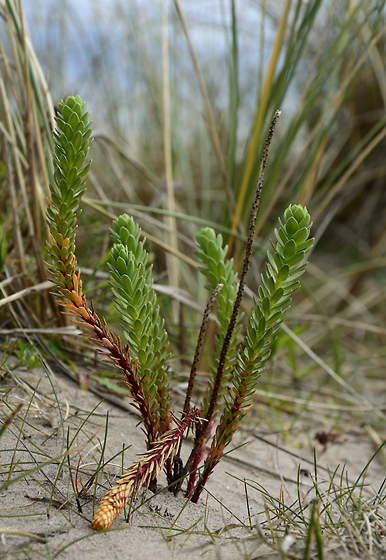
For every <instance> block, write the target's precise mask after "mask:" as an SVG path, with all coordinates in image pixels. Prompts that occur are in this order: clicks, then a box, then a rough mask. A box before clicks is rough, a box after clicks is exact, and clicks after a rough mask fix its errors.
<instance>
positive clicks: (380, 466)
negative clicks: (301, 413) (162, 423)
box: [0, 368, 386, 560]
mask: <svg viewBox="0 0 386 560" xmlns="http://www.w3.org/2000/svg"><path fill="white" fill-rule="evenodd" d="M51 379H52V386H51V385H50V383H49V380H48V377H47V375H46V373H45V371H44V370H43V368H37V369H34V370H32V371H28V370H16V371H13V379H10V378H5V379H3V381H2V384H1V385H0V390H1V394H2V396H3V401H2V404H3V406H2V407H1V409H0V414H1V420H4V418H5V417H6V416H7V415H8V414H9V413H10V409H9V408H7V406H6V405H5V403H8V404H9V405H10V406H11V407H12V408H14V407H15V406H16V405H17V404H18V403H19V402H20V403H22V404H23V408H22V410H21V411H20V413H19V419H18V420H17V421H16V425H11V426H10V428H9V429H7V431H6V432H5V434H4V435H3V437H2V438H1V439H0V484H1V485H3V484H4V483H5V482H7V481H8V480H14V479H17V477H18V476H19V475H20V474H21V473H22V472H23V471H24V472H25V471H27V470H29V469H33V468H34V467H36V466H37V465H38V464H39V463H42V462H44V461H46V460H47V459H49V458H50V457H58V456H60V455H61V453H62V452H63V450H65V449H66V447H67V441H69V443H70V449H71V453H70V455H69V457H68V458H67V457H66V458H65V459H64V460H63V459H59V460H57V461H54V462H53V463H52V464H50V465H47V466H45V467H44V468H42V469H39V470H37V471H36V472H34V473H32V474H30V475H29V476H27V477H25V476H23V477H22V478H21V479H20V480H16V482H14V483H12V484H11V485H10V486H9V487H8V488H7V489H5V490H4V491H3V492H1V503H0V517H1V519H0V533H1V534H2V536H1V541H0V558H1V559H7V560H11V559H19V558H20V559H21V558H23V559H25V558H31V559H34V558H42V557H43V558H61V559H68V560H75V559H79V558H82V559H83V558H84V559H88V558H90V559H91V558H92V559H93V560H97V559H102V558H107V559H108V560H114V559H116V558H117V559H118V558H119V559H120V560H122V559H131V558H133V559H143V560H153V559H154V558H155V557H156V558H157V560H164V559H168V560H169V559H171V558H182V559H183V560H193V559H196V558H198V557H201V556H202V557H203V558H207V559H208V560H212V559H224V560H226V559H231V558H232V559H233V558H249V559H252V558H267V559H268V558H279V555H278V552H277V550H276V552H275V551H274V550H272V549H271V548H270V547H269V545H268V544H261V538H260V537H261V535H263V536H265V537H267V538H268V540H269V538H270V535H271V533H270V530H269V525H268V522H267V515H266V509H267V508H268V509H270V510H271V518H272V519H271V521H272V524H273V527H274V528H276V529H277V528H284V525H285V523H283V522H281V523H278V521H277V519H275V517H274V516H273V515H272V504H270V502H269V499H265V498H264V492H267V494H269V495H270V496H272V497H273V498H274V499H277V500H279V499H280V500H281V501H283V502H284V503H285V504H286V505H287V506H291V504H293V503H294V502H296V500H298V498H299V496H300V499H301V502H302V505H303V508H305V509H304V515H305V516H306V517H307V516H308V515H309V508H308V507H307V504H309V503H310V502H311V500H312V499H313V498H314V497H315V490H314V489H313V485H312V481H311V478H310V476H309V474H308V473H309V472H311V473H312V472H314V467H313V466H312V465H311V464H310V463H308V462H307V461H306V460H309V461H312V460H313V447H314V445H315V441H313V440H312V435H313V433H311V432H315V430H316V429H317V423H316V425H315V426H312V427H310V431H309V433H308V434H307V430H304V429H303V430H301V431H300V432H299V435H298V437H297V438H296V437H295V438H291V441H290V442H288V441H287V442H283V441H282V440H281V439H280V438H279V437H272V436H271V437H268V438H267V439H268V440H269V441H270V442H271V443H272V445H269V444H267V443H266V442H264V441H261V440H259V439H256V438H255V437H254V435H259V426H257V427H255V428H254V431H252V430H250V428H251V424H249V425H248V426H249V431H248V432H242V431H240V433H239V434H238V437H237V438H236V440H235V442H234V443H235V446H236V445H241V444H245V445H243V446H242V447H241V448H238V449H236V450H235V451H233V452H232V453H231V454H230V455H228V456H227V457H226V458H224V459H223V460H222V462H221V463H220V464H219V465H218V466H217V467H216V469H215V471H214V474H213V475H212V478H211V479H210V481H209V483H208V484H207V490H208V492H204V493H203V494H202V497H201V499H200V501H199V503H197V504H192V503H190V502H187V501H186V500H185V498H184V497H183V494H182V493H180V494H179V495H178V496H177V497H175V496H174V495H173V494H171V493H170V492H168V491H164V492H162V488H163V487H164V486H165V485H166V481H165V478H164V475H163V474H162V475H161V476H160V477H159V490H160V491H161V492H160V493H159V494H157V495H153V494H152V493H151V492H150V491H149V490H144V491H141V493H140V495H139V498H138V500H137V502H136V503H135V508H136V510H135V512H134V513H133V514H132V515H131V517H130V520H129V522H126V521H125V517H124V514H123V513H121V514H120V516H119V518H118V519H117V520H116V521H115V522H114V524H113V526H112V528H111V529H110V530H109V531H108V532H107V533H95V532H93V530H92V528H91V525H90V523H91V519H92V516H93V508H94V507H95V503H94V500H93V496H94V493H95V497H96V503H99V501H100V499H101V498H102V496H103V493H104V490H105V489H107V488H108V487H109V485H110V484H112V483H113V482H114V480H115V479H116V477H117V476H118V475H119V474H120V473H121V472H122V468H123V466H122V463H124V466H125V468H128V467H129V466H130V465H131V463H132V461H134V460H135V459H136V458H137V457H138V454H139V453H141V452H143V451H144V439H143V437H142V433H141V430H140V428H139V427H138V426H137V419H136V418H135V416H134V415H129V414H127V412H125V411H122V410H120V409H119V408H117V407H115V406H113V405H112V404H110V403H106V402H103V403H100V398H98V397H96V396H95V395H93V394H92V393H91V392H89V391H88V392H87V391H84V390H81V389H79V387H78V386H77V385H76V384H75V383H74V382H73V381H71V380H69V379H67V378H66V377H64V376H62V375H58V374H56V375H53V376H52V378H51ZM15 380H16V382H17V385H15ZM53 388H55V393H54V391H53ZM55 394H56V396H55ZM56 399H57V400H58V401H59V402H60V412H59V407H58V405H57V402H56ZM107 412H109V420H108V435H107V439H106V446H105V449H104V461H105V462H107V461H110V462H109V463H108V464H107V465H106V466H105V467H104V468H103V473H100V476H99V479H98V481H97V485H95V481H93V480H91V482H92V483H91V485H90V487H89V488H88V489H87V492H88V493H89V494H90V496H87V494H85V493H84V492H83V493H81V490H82V487H83V488H84V487H86V485H87V482H88V481H90V479H91V476H92V474H93V473H94V472H95V469H96V464H97V463H98V462H99V461H100V459H101V451H102V449H103V445H104V444H103V442H104V439H105V427H106V414H107ZM20 418H21V419H20ZM321 429H323V426H321ZM276 444H277V445H280V446H282V447H283V449H284V450H281V449H279V448H278V446H277V445H276ZM123 445H124V446H125V447H126V449H125V451H124V457H123V458H122V446H123ZM189 445H190V444H189V443H185V444H184V448H183V456H185V457H186V456H187V453H188V451H189ZM375 449H376V447H375V445H374V443H373V442H372V441H371V438H370V437H369V435H368V432H367V431H366V430H364V429H362V428H360V427H358V425H356V424H355V423H354V422H353V424H352V425H351V426H350V425H347V426H346V430H345V433H344V434H343V435H341V436H340V437H339V438H337V439H336V440H334V441H333V442H331V444H330V445H329V446H328V447H327V449H326V450H324V449H323V447H322V446H321V445H318V447H317V461H318V476H319V489H320V490H321V491H323V490H326V489H327V488H328V483H327V482H324V480H328V479H329V475H328V472H327V471H326V470H323V468H326V469H327V468H329V469H330V471H331V472H333V471H334V470H335V469H336V468H337V466H338V465H345V469H346V470H345V472H347V473H348V479H349V482H351V483H353V482H354V481H355V480H356V477H357V476H358V475H359V473H360V472H361V470H362V468H363V467H364V465H365V464H366V462H367V460H368V459H369V458H370V457H371V455H372V454H373V453H374V451H375ZM295 455H299V456H300V457H302V459H300V458H299V457H297V456H295ZM114 456H115V457H114ZM111 458H113V459H112V460H111ZM299 469H301V470H300V471H299ZM299 473H300V474H299ZM384 476H385V469H384V463H383V462H382V457H379V458H377V459H375V460H374V461H373V462H372V464H371V466H370V468H369V469H368V472H367V478H366V483H367V484H368V485H369V486H368V487H366V489H365V492H367V493H368V495H373V496H374V495H375V492H376V489H378V488H379V487H380V485H381V483H382V480H383V478H384ZM244 479H246V480H247V483H248V484H251V485H252V486H246V485H245V484H244V482H243V480H244ZM298 479H299V480H300V484H298V483H297V482H298ZM337 482H339V479H337ZM259 489H260V490H259ZM74 491H78V493H80V496H79V500H78V503H77V501H76V499H75V497H74ZM246 494H247V497H246ZM295 509H296V504H295V505H294V506H293V511H294V512H295ZM293 517H294V519H293V521H294V522H295V523H296V514H295V513H294V514H293ZM10 530H15V531H16V534H10V532H9V531H10ZM22 531H28V532H29V533H32V534H33V535H23V534H22V533H21V532H22ZM290 532H291V528H290ZM281 534H282V533H281ZM280 539H282V537H280ZM280 539H279V540H280ZM298 540H299V539H298ZM269 542H271V541H269ZM286 542H288V539H287V541H286ZM298 545H299V547H300V548H298V549H297V546H298ZM301 546H303V547H304V541H302V544H301ZM301 546H300V543H295V544H294V546H293V547H292V548H291V551H292V550H293V551H294V552H295V551H296V550H298V552H299V550H301ZM333 548H334V547H333V545H332V549H333ZM326 552H327V551H326ZM296 557H297V556H296ZM301 557H302V556H301ZM335 557H336V558H345V557H347V558H350V557H352V556H350V555H346V554H344V550H343V551H342V549H339V553H337V554H336V555H335V554H334V552H333V550H332V551H331V552H330V553H327V554H326V558H335ZM377 557H378V558H380V557H381V556H377ZM385 557H386V556H385Z"/></svg>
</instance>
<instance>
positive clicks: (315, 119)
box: [0, 0, 386, 426]
mask: <svg viewBox="0 0 386 560" xmlns="http://www.w3.org/2000/svg"><path fill="white" fill-rule="evenodd" d="M0 16H1V18H0V38H1V40H0V70H1V74H0V121H1V122H0V127H1V128H0V220H1V243H0V258H1V263H0V264H1V267H2V282H1V287H2V295H3V305H2V309H1V310H0V311H1V315H0V317H1V326H0V327H1V329H2V330H1V332H2V333H3V334H7V333H8V334H9V333H12V332H16V331H12V329H14V328H15V326H16V325H17V326H18V327H19V328H22V329H24V330H25V329H30V331H29V332H35V333H37V334H44V333H45V336H46V334H47V333H48V332H50V331H49V329H52V332H53V333H55V332H56V333H61V334H63V332H65V331H63V330H62V331H60V330H59V327H60V326H64V320H63V317H61V316H60V314H59V312H58V310H57V308H56V306H55V303H54V301H53V299H52V297H51V296H50V295H49V290H48V287H47V285H46V277H47V274H46V270H45V267H44V258H45V256H44V246H45V239H46V235H47V233H46V225H45V217H44V213H45V204H46V201H45V198H46V196H47V195H48V184H49V182H50V177H51V173H52V163H51V149H52V138H51V131H52V126H53V117H54V113H55V105H56V104H57V103H58V101H59V100H60V99H64V98H65V97H66V96H67V95H77V94H80V95H81V96H82V98H83V100H85V101H87V104H88V109H89V110H90V111H91V114H92V119H93V121H94V125H93V128H94V142H93V145H92V149H91V157H92V159H93V167H92V176H91V179H90V181H89V183H88V191H87V196H86V200H85V201H84V204H83V213H82V215H81V218H80V222H79V229H78V237H77V249H78V264H79V266H80V268H81V270H82V274H83V280H84V286H85V288H86V290H87V291H88V297H89V298H92V299H93V300H94V304H95V307H96V308H97V309H98V311H99V312H100V315H105V316H106V318H107V319H109V320H111V321H113V322H114V314H113V313H114V312H113V307H112V305H111V303H112V302H111V295H110V292H109V288H108V284H107V280H108V275H107V268H106V266H105V262H106V254H107V252H108V250H109V247H110V233H109V228H110V224H111V219H112V217H113V216H115V215H117V214H119V213H122V212H124V211H125V212H128V213H130V214H132V215H133V216H134V217H135V219H136V220H137V221H138V222H139V223H140V225H141V227H142V228H143V230H144V232H145V235H146V237H147V238H148V240H149V248H150V250H151V253H152V260H153V263H154V273H155V281H156V286H157V289H158V291H159V296H160V303H161V306H162V309H163V311H164V315H165V318H166V321H167V326H168V329H169V331H170V333H171V338H172V341H173V344H174V350H175V352H176V354H177V355H178V360H176V363H175V369H176V375H177V374H178V376H176V380H178V379H180V380H181V381H182V382H183V383H185V380H186V374H185V369H187V364H188V363H189V359H190V358H191V356H192V354H193V351H194V346H195V342H196V336H197V332H198V329H199V324H200V318H201V316H200V310H201V309H202V306H203V305H205V302H206V298H207V294H206V293H205V289H204V282H203V280H202V279H201V278H200V277H199V276H198V273H197V268H196V265H195V262H196V261H195V256H194V250H195V246H194V236H195V234H196V233H197V231H198V230H199V228H200V227H203V226H207V225H208V226H212V227H214V228H215V229H216V231H217V232H218V233H222V234H223V236H224V237H225V239H226V241H227V243H228V244H229V256H230V257H233V258H234V268H235V270H236V271H240V268H241V266H242V259H243V250H242V249H243V240H244V239H245V231H246V229H247V228H248V219H249V213H250V205H251V201H252V197H253V194H254V190H255V184H256V178H257V174H258V168H259V165H260V156H261V151H262V146H263V143H264V141H265V138H266V135H267V131H268V128H269V123H270V121H271V118H272V116H273V114H274V112H275V110H276V109H280V110H281V111H282V116H281V118H280V120H279V122H278V125H277V128H276V133H275V137H274V141H273V144H272V147H271V152H270V155H269V159H268V166H267V170H266V176H265V184H264V192H263V196H262V202H261V208H260V213H259V218H258V226H257V239H256V254H255V257H254V260H253V266H252V270H251V272H250V276H249V281H248V284H249V288H250V293H249V297H252V295H253V292H255V291H256V290H257V287H258V285H259V274H260V271H261V270H262V269H263V267H264V259H265V253H266V249H267V248H269V246H270V243H269V239H270V238H272V237H273V230H274V228H275V226H276V224H277V217H278V216H280V215H281V214H282V213H283V211H284V209H285V208H286V207H287V205H288V204H289V203H301V204H304V205H306V206H307V207H308V209H309V211H310V214H311V216H312V219H313V222H314V226H313V236H314V237H315V239H316V241H315V245H314V249H313V252H312V254H311V255H310V256H309V258H308V260H309V262H310V264H309V267H308V268H307V273H306V275H305V276H304V278H303V290H302V294H300V295H299V296H298V298H297V301H296V305H293V308H292V310H291V313H290V317H289V318H288V326H289V329H286V330H285V331H283V332H282V335H281V337H280V339H279V341H278V343H277V345H276V350H275V360H274V362H273V365H272V366H271V370H270V371H268V372H267V375H266V376H263V377H262V387H263V388H264V391H265V392H261V394H260V395H259V398H260V401H261V403H266V402H268V403H271V402H273V400H272V399H279V401H280V402H283V400H284V401H286V400H289V404H288V403H287V405H286V406H287V407H288V406H289V407H291V406H292V404H293V399H292V400H291V396H290V395H289V391H290V386H292V387H294V389H296V391H297V394H298V395H299V394H304V396H305V399H306V400H308V399H311V398H314V397H315V398H318V397H320V398H321V399H322V400H326V399H330V398H331V399H332V398H334V399H335V398H338V399H343V400H345V402H347V403H349V404H350V403H351V404H352V403H358V402H359V401H360V400H361V399H360V396H359V395H358V393H357V392H360V393H362V394H365V392H366V390H367V389H369V388H370V385H371V387H372V388H373V389H375V392H376V393H377V394H378V396H379V398H382V397H383V399H384V392H385V389H384V383H383V384H382V381H383V378H384V367H385V359H386V352H385V348H386V346H385V339H386V327H385V315H386V307H385V299H386V298H385V280H386V273H385V265H386V256H385V248H386V212H385V209H386V189H385V180H386V159H385V153H386V138H385V137H386V112H385V105H386V66H385V62H386V52H385V46H386V45H385V43H386V41H385V37H386V17H385V16H386V13H385V1H384V0H350V1H345V0H336V1H333V0H308V1H306V0H297V1H291V0H286V1H285V0H280V1H279V0H274V1H272V2H265V1H264V0H262V1H260V2H258V1H252V0H249V1H248V0H233V1H232V0H206V1H203V0H201V1H197V2H189V1H188V0H175V1H171V0H170V1H166V0H164V1H163V2H162V1H158V0H153V1H151V2H146V1H143V0H142V1H141V0H137V1H134V0H130V1H129V0H125V1H123V0H108V1H107V0H88V1H86V0H78V2H74V1H70V0H63V1H62V2H60V7H58V3H57V2H52V1H49V0H44V1H43V0H24V1H23V2H18V1H16V0H1V2H0ZM31 288H33V289H34V291H31V292H30V289H31ZM21 290H27V293H26V294H25V292H23V297H21V294H20V293H19V292H20V291H21ZM13 294H16V295H15V296H14V301H13V302H10V301H9V299H8V298H10V296H12V295H13ZM248 301H250V300H248V297H247V298H246V300H245V308H246V309H247V308H248ZM42 329H43V330H42ZM298 336H300V338H301V343H302V346H300V341H299V338H298ZM212 338H213V336H212ZM34 340H36V339H34ZM68 340H69V339H68V338H66V337H65V338H64V339H63V344H64V345H65V346H66V344H67V345H68ZM71 341H72V344H73V341H74V338H73V337H72V338H71ZM210 351H211V342H210V337H209V341H208V342H207V352H210ZM83 352H85V350H84V349H83ZM314 353H316V354H317V355H318V356H319V357H320V358H322V361H321V360H320V358H319V360H317V359H316V356H315V354H314ZM202 368H203V369H205V367H204V365H202ZM332 377H333V378H334V380H333V381H332V380H331V379H332ZM263 378H264V379H263ZM204 379H205V375H204V374H203V375H202V380H203V382H204ZM303 380H305V383H303ZM176 387H178V384H177V383H176ZM342 387H343V391H342ZM315 395H316V396H315ZM279 401H277V400H275V402H279ZM291 403H292V404H291ZM287 410H288V408H287ZM260 412H261V413H263V414H266V413H264V411H263V412H262V411H261V410H260ZM270 414H274V412H272V411H271V412H270V413H269V414H268V416H269V415H270ZM291 422H292V420H291ZM331 422H332V424H331V423H330V426H332V425H334V422H339V420H338V417H336V418H335V419H334V420H332V421H331Z"/></svg>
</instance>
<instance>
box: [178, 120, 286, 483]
mask: <svg viewBox="0 0 386 560" xmlns="http://www.w3.org/2000/svg"><path fill="white" fill-rule="evenodd" d="M279 117H280V111H276V113H275V115H274V117H273V119H272V122H271V126H270V129H269V132H268V137H267V140H266V142H265V147H264V151H263V155H262V159H261V165H260V172H259V177H258V180H257V186H256V192H255V198H254V201H253V204H252V210H251V217H250V221H249V234H248V241H247V245H246V249H245V258H244V266H243V271H242V273H241V276H240V282H239V288H238V291H237V295H236V300H235V303H234V305H233V311H232V316H231V319H230V322H229V326H228V330H227V333H226V335H225V340H224V343H223V346H222V349H221V354H220V358H219V362H218V368H217V374H216V379H215V383H214V386H213V390H212V395H211V398H210V402H209V408H208V410H207V412H206V416H205V423H204V424H203V425H202V427H201V429H200V430H199V432H198V433H197V435H196V439H195V443H194V447H193V449H192V452H191V454H190V456H189V459H188V461H187V463H186V465H185V471H186V472H189V471H190V470H191V468H192V464H193V461H194V457H195V455H196V454H197V452H198V450H199V448H200V447H201V445H202V442H203V440H204V437H205V429H206V426H208V425H209V424H210V422H211V420H212V416H213V412H214V409H215V406H216V403H217V398H218V392H219V388H220V384H221V380H222V377H223V373H224V364H225V358H226V355H227V352H228V348H229V343H230V340H231V337H232V333H233V331H234V328H235V325H236V319H237V315H238V313H239V310H240V305H241V300H242V298H243V293H244V288H245V279H246V275H247V273H248V270H249V267H250V263H251V256H252V247H253V241H254V240H253V237H254V233H255V225H256V218H257V212H258V210H259V204H260V196H261V190H262V187H263V179H264V172H265V167H266V165H267V159H268V152H269V147H270V145H271V141H272V137H273V133H274V130H275V125H276V122H277V120H278V118H279Z"/></svg>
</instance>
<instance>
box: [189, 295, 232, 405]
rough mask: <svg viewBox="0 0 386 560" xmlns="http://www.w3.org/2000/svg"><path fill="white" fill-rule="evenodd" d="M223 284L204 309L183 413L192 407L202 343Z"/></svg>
mask: <svg viewBox="0 0 386 560" xmlns="http://www.w3.org/2000/svg"><path fill="white" fill-rule="evenodd" d="M223 286H224V284H218V286H216V288H215V289H214V290H213V293H212V295H211V296H210V298H209V300H208V303H207V305H206V308H205V311H204V315H203V317H202V323H201V329H200V333H199V335H198V339H197V346H196V352H195V354H194V359H193V363H192V367H191V370H190V376H189V382H188V388H187V390H186V398H185V404H184V410H183V414H187V413H188V411H189V408H190V400H191V398H192V392H193V385H194V379H195V377H196V372H197V366H198V362H199V361H200V357H201V350H202V345H203V343H204V338H205V333H206V327H207V325H208V321H209V315H210V312H211V311H212V307H213V304H214V300H215V299H216V297H217V295H218V293H219V292H220V290H221V289H222V288H223Z"/></svg>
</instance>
